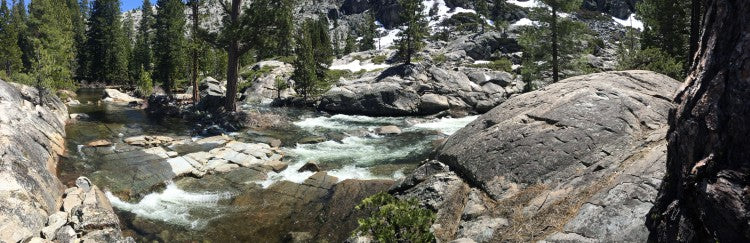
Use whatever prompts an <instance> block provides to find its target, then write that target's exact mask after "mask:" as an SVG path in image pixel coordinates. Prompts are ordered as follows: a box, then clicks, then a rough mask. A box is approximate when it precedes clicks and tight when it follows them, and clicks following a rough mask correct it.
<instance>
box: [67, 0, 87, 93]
mask: <svg viewBox="0 0 750 243" xmlns="http://www.w3.org/2000/svg"><path fill="white" fill-rule="evenodd" d="M68 8H69V11H70V19H71V21H72V23H73V41H74V42H75V44H74V45H75V49H76V62H75V69H74V70H75V77H76V79H78V80H80V79H81V78H82V77H84V76H85V75H86V67H87V66H88V64H87V63H86V62H87V61H86V19H87V18H88V0H83V1H81V2H78V1H77V0H68Z"/></svg>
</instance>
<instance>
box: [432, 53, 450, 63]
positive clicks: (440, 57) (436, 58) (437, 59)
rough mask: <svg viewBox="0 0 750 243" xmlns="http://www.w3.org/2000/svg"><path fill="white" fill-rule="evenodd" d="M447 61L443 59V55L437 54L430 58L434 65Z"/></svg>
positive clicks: (445, 58)
mask: <svg viewBox="0 0 750 243" xmlns="http://www.w3.org/2000/svg"><path fill="white" fill-rule="evenodd" d="M447 60H448V58H447V57H445V54H438V55H435V56H433V57H432V62H434V63H435V64H441V63H445V61H447Z"/></svg>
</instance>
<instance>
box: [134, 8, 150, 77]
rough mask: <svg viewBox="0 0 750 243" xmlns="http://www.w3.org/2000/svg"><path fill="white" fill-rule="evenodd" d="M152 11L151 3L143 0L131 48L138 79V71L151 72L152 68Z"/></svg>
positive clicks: (139, 75)
mask: <svg viewBox="0 0 750 243" xmlns="http://www.w3.org/2000/svg"><path fill="white" fill-rule="evenodd" d="M154 22H155V21H154V10H153V6H152V5H151V1H149V0H143V5H142V6H141V21H140V22H139V23H138V34H137V35H136V36H137V37H136V42H135V47H134V48H133V57H134V58H133V61H134V62H135V63H134V65H133V66H135V67H137V69H136V70H138V72H139V73H138V77H141V76H142V75H141V74H140V70H141V69H143V70H144V71H146V72H149V73H150V72H151V71H152V67H153V51H152V50H151V48H152V47H151V46H152V43H153V39H154V38H153V30H152V29H153V26H154Z"/></svg>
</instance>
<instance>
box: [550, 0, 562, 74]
mask: <svg viewBox="0 0 750 243" xmlns="http://www.w3.org/2000/svg"><path fill="white" fill-rule="evenodd" d="M550 29H551V30H552V82H557V81H559V80H560V65H559V63H558V55H559V54H560V53H558V49H559V48H558V46H557V45H558V43H557V9H555V7H552V23H551V24H550Z"/></svg>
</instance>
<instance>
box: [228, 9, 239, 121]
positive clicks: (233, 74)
mask: <svg viewBox="0 0 750 243" xmlns="http://www.w3.org/2000/svg"><path fill="white" fill-rule="evenodd" d="M241 6H242V0H232V6H231V8H232V9H231V10H230V12H229V18H230V21H231V22H230V23H232V25H233V26H232V27H230V28H236V27H237V26H239V22H240V20H239V18H240V7H241ZM230 38H231V40H229V45H228V46H227V56H228V60H227V64H228V65H227V98H226V103H225V104H224V109H225V110H226V111H227V112H233V111H235V110H237V106H236V104H235V103H236V100H237V78H238V75H237V72H238V69H239V59H240V55H241V53H240V43H239V38H240V37H238V36H231V37H230Z"/></svg>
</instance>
